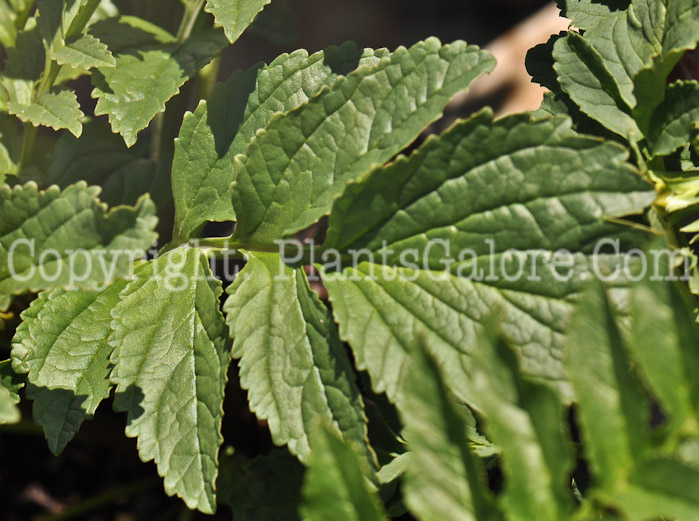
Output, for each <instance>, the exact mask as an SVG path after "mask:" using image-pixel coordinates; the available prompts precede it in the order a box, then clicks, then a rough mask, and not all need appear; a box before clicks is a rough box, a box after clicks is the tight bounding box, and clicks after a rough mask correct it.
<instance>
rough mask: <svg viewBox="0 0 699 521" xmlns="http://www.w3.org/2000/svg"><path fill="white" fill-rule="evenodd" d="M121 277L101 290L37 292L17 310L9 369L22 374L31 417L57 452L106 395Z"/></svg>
mask: <svg viewBox="0 0 699 521" xmlns="http://www.w3.org/2000/svg"><path fill="white" fill-rule="evenodd" d="M125 286H126V281H125V280H120V281H117V282H115V283H114V284H113V285H111V286H109V287H108V288H106V289H105V290H103V291H83V290H73V291H66V290H64V289H60V288H59V289H55V290H52V291H50V292H42V293H40V294H39V297H38V298H37V299H35V300H34V301H33V302H32V304H31V306H30V307H29V309H28V310H27V311H25V312H24V313H23V314H22V319H23V321H22V323H21V324H20V326H19V328H18V329H17V332H16V333H15V336H14V338H13V340H12V361H13V367H14V370H15V371H16V372H18V373H25V374H27V382H28V387H27V397H28V398H30V399H33V400H34V421H35V422H36V423H38V424H39V425H41V426H42V427H43V428H44V433H45V435H46V439H47V441H48V445H49V449H50V450H51V452H53V453H54V454H60V453H61V452H62V451H63V449H64V447H65V446H66V445H67V444H68V442H69V441H70V440H71V439H72V438H73V436H74V435H75V433H77V432H78V429H79V428H80V425H81V424H82V422H83V421H84V420H87V419H91V418H92V416H93V415H94V413H95V410H96V409H97V406H98V405H99V404H100V402H101V401H102V400H103V399H104V398H106V397H107V396H109V392H110V390H111V388H112V384H111V383H110V382H109V373H110V371H111V365H110V363H109V356H110V354H111V352H112V348H111V346H109V344H108V343H107V337H108V336H109V334H110V332H111V330H110V327H109V326H110V322H111V316H110V314H109V311H110V309H111V308H113V307H114V306H115V305H116V304H117V302H118V301H119V292H120V291H121V290H122V289H124V287H125Z"/></svg>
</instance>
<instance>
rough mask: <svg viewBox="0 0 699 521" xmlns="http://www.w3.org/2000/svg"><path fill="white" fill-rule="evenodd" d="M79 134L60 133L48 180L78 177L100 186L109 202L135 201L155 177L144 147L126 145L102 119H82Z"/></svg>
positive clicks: (64, 183)
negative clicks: (78, 135) (78, 136)
mask: <svg viewBox="0 0 699 521" xmlns="http://www.w3.org/2000/svg"><path fill="white" fill-rule="evenodd" d="M84 126H85V132H84V133H83V135H82V136H80V138H77V139H76V138H74V137H73V136H71V135H68V134H65V135H63V136H61V138H60V139H59V140H58V144H57V145H56V149H55V150H54V152H53V153H52V154H51V163H50V165H49V168H48V175H49V180H50V182H51V183H55V184H57V185H58V186H60V187H61V188H65V187H67V186H69V185H71V184H73V183H77V182H78V181H80V180H85V181H87V182H88V183H89V184H91V185H99V186H101V187H102V200H103V201H104V202H106V203H107V204H109V205H117V204H135V202H136V201H137V200H138V198H139V197H140V196H141V195H143V194H144V193H146V192H148V191H150V188H151V186H152V185H153V183H154V181H155V167H156V165H155V163H154V162H153V161H151V160H150V159H147V157H146V156H147V152H148V150H147V147H145V146H144V147H139V146H138V145H136V146H135V147H132V148H127V147H126V145H124V140H123V139H121V138H120V137H119V135H117V134H113V133H112V132H111V130H110V129H109V125H108V124H107V123H106V122H105V121H100V120H92V121H88V122H87V123H85V125H84Z"/></svg>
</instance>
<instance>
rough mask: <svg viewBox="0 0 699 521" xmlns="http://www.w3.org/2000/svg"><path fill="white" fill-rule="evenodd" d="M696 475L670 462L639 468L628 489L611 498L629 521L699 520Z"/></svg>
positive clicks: (653, 462)
mask: <svg viewBox="0 0 699 521" xmlns="http://www.w3.org/2000/svg"><path fill="white" fill-rule="evenodd" d="M697 490H699V471H698V470H697V469H693V468H690V467H687V466H685V465H682V464H681V463H679V462H677V461H674V460H670V459H662V458H659V459H653V460H650V461H647V462H645V463H643V464H641V465H640V467H639V468H638V469H637V470H636V471H635V472H634V473H633V475H632V476H631V478H630V485H629V486H627V487H626V488H624V490H622V491H619V492H618V493H616V494H615V495H614V500H615V501H617V502H618V503H619V504H620V505H621V507H622V508H623V509H624V511H625V513H626V514H627V515H628V519H630V520H632V521H642V520H646V519H655V518H658V519H660V518H662V519H681V520H682V521H698V520H699V498H697V494H696V491H697Z"/></svg>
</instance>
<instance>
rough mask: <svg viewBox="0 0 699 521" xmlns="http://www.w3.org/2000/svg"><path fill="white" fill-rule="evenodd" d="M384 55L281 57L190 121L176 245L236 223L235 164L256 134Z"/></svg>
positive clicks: (175, 166)
mask: <svg viewBox="0 0 699 521" xmlns="http://www.w3.org/2000/svg"><path fill="white" fill-rule="evenodd" d="M386 54H388V52H387V51H385V50H378V51H372V50H371V49H365V50H363V51H361V50H358V49H357V47H356V46H355V45H354V44H349V43H348V44H345V45H342V46H341V47H330V48H329V49H326V50H325V51H321V52H317V53H315V54H313V55H311V56H308V53H307V52H306V51H304V50H299V51H296V52H293V53H292V54H283V55H281V56H279V57H278V58H277V59H275V60H274V61H273V62H272V63H271V64H269V65H268V66H260V65H258V66H257V67H253V68H252V69H250V70H249V71H248V72H247V73H242V72H240V71H238V72H235V73H233V74H232V75H231V77H230V78H229V79H228V81H227V82H226V83H225V84H220V85H217V86H216V88H215V89H214V92H213V93H212V94H211V96H210V97H209V99H208V100H207V101H201V102H200V103H199V106H198V107H197V109H196V110H195V111H194V113H193V114H192V113H187V114H185V117H184V120H183V122H182V128H181V129H180V135H179V137H178V138H177V140H176V141H175V157H174V160H173V163H172V192H173V196H174V200H175V230H174V238H175V239H176V240H181V241H184V240H187V239H188V238H190V237H191V236H192V234H193V233H195V232H196V231H197V230H198V229H199V228H200V227H201V226H202V225H203V224H204V223H205V222H206V221H230V220H235V212H234V210H233V201H232V197H233V194H232V190H231V184H232V183H233V181H234V179H235V165H234V161H233V158H234V157H235V156H236V155H238V154H243V153H245V151H246V150H247V147H248V143H249V142H250V140H251V139H252V138H253V137H254V136H255V133H256V132H257V131H258V130H259V129H261V128H264V127H265V125H266V124H267V123H268V122H269V120H270V119H271V117H272V116H273V115H274V114H276V113H278V112H288V111H290V110H292V109H294V108H296V107H298V106H300V105H302V104H303V103H305V102H307V101H308V99H309V98H310V97H311V96H313V95H315V94H316V93H317V92H318V91H319V90H320V89H321V88H322V87H324V86H327V85H332V84H333V83H334V82H335V80H336V79H337V77H338V76H339V75H341V74H347V73H349V72H351V71H352V70H353V69H354V68H356V67H357V66H361V65H376V64H377V63H378V61H379V59H380V57H382V56H384V55H386Z"/></svg>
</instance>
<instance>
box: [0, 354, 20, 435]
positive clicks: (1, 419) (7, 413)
mask: <svg viewBox="0 0 699 521" xmlns="http://www.w3.org/2000/svg"><path fill="white" fill-rule="evenodd" d="M23 385H24V382H22V381H21V380H20V379H19V377H18V376H17V375H16V374H15V373H14V372H13V371H12V365H11V361H10V360H3V361H2V362H0V425H3V424H7V423H17V422H18V421H19V420H20V419H21V414H20V412H19V409H18V408H17V404H18V403H19V394H17V393H18V391H19V390H20V389H21V388H22V386H23Z"/></svg>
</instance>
